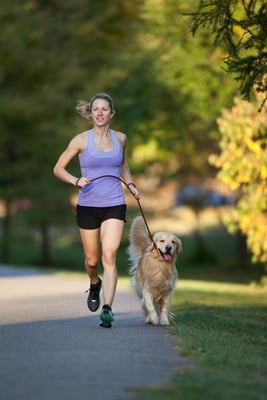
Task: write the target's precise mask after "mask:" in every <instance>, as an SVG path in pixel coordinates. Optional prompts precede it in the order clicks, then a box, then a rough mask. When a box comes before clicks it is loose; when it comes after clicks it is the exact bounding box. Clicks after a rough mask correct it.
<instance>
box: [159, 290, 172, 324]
mask: <svg viewBox="0 0 267 400" xmlns="http://www.w3.org/2000/svg"><path fill="white" fill-rule="evenodd" d="M170 297H171V296H170V294H168V295H166V296H164V297H163V298H162V300H161V309H160V325H170V321H169V310H170Z"/></svg>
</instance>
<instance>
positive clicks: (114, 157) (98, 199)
mask: <svg viewBox="0 0 267 400" xmlns="http://www.w3.org/2000/svg"><path fill="white" fill-rule="evenodd" d="M110 134H111V139H112V143H113V148H112V150H110V151H98V150H97V149H96V148H95V143H94V130H93V129H91V130H89V131H88V136H87V147H86V149H85V150H84V151H83V153H82V154H80V156H79V162H80V168H81V176H85V177H87V178H89V179H90V178H91V179H93V178H96V177H98V176H102V175H114V176H117V177H118V178H119V177H120V176H121V164H122V162H123V149H122V146H121V144H120V142H119V139H118V138H117V135H116V133H115V132H114V131H113V130H110ZM78 204H79V205H80V206H89V207H111V206H118V205H121V204H125V198H124V192H123V189H122V185H121V182H120V180H119V179H116V178H112V177H107V178H101V179H97V180H96V181H94V182H92V183H89V184H88V185H86V186H84V187H83V188H81V189H80V190H79V196H78Z"/></svg>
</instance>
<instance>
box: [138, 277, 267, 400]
mask: <svg viewBox="0 0 267 400" xmlns="http://www.w3.org/2000/svg"><path fill="white" fill-rule="evenodd" d="M266 300H267V299H266V289H263V288H256V287H254V288H253V287H252V286H249V285H248V286H245V285H230V284H218V283H214V282H211V283H208V282H205V281H202V282H201V281H200V282H197V281H186V280H185V281H182V280H181V281H180V283H178V287H177V290H176V291H175V295H174V298H173V302H172V304H173V307H172V311H173V312H174V320H173V325H172V327H171V334H172V336H173V337H174V338H175V339H176V342H177V345H178V346H179V349H180V351H181V354H180V355H181V356H182V357H183V356H184V359H182V362H181V365H180V366H179V365H177V367H178V370H177V373H176V375H175V376H174V378H173V379H171V381H170V382H168V384H166V385H163V386H160V387H157V388H150V389H143V390H139V391H138V393H137V394H136V396H135V397H134V399H135V400H149V399H151V400H152V399H153V400H154V399H170V400H171V399H179V398H183V399H189V400H206V399H213V398H217V399H220V400H228V399H243V400H264V399H265V397H266V391H267V383H266V379H265V376H266V373H267V368H266V361H265V360H266V356H267V352H266V339H267V337H266V332H267V318H266V311H267V307H266V304H267V303H266Z"/></svg>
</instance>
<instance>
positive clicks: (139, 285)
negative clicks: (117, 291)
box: [128, 217, 182, 325]
mask: <svg viewBox="0 0 267 400" xmlns="http://www.w3.org/2000/svg"><path fill="white" fill-rule="evenodd" d="M129 239H130V246H129V248H128V252H129V256H130V260H131V264H132V265H131V268H130V275H131V277H132V282H133V287H134V289H135V291H136V293H137V295H138V296H139V297H140V298H141V300H142V305H143V310H144V313H145V316H146V322H147V323H151V324H153V325H158V324H160V325H170V322H169V308H170V299H171V295H172V291H173V289H174V287H175V283H176V280H177V279H178V273H177V270H176V266H175V262H176V258H177V254H178V253H180V252H181V251H182V243H181V241H180V239H179V238H178V237H177V236H175V235H174V234H173V233H170V232H157V233H155V235H154V236H153V241H154V243H155V245H156V247H157V249H158V250H157V249H155V248H154V246H153V243H152V242H151V240H150V239H149V237H148V235H147V232H146V227H145V223H144V221H143V218H142V217H136V218H135V219H134V220H133V222H132V225H131V230H130V238H129ZM159 250H160V251H159Z"/></svg>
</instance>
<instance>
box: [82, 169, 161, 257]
mask: <svg viewBox="0 0 267 400" xmlns="http://www.w3.org/2000/svg"><path fill="white" fill-rule="evenodd" d="M102 178H115V179H118V180H119V181H121V183H122V184H123V185H125V186H126V188H127V189H128V190H129V192H130V193H131V194H132V196H134V194H133V192H132V191H131V189H130V187H129V186H130V185H128V184H127V183H126V182H125V180H124V179H122V178H120V177H119V176H115V175H108V174H107V175H101V176H97V177H96V178H92V179H90V182H94V181H96V180H98V179H102ZM89 185H90V183H89ZM134 198H135V200H136V201H137V204H138V207H139V210H140V213H141V215H142V218H143V220H144V223H145V226H146V230H147V233H148V236H149V239H150V240H151V242H152V244H153V246H154V249H155V250H157V251H159V252H160V250H159V249H157V246H156V244H155V242H154V240H153V236H152V233H151V232H150V229H149V226H148V223H147V220H146V217H145V214H144V211H143V208H142V206H141V203H140V200H139V199H137V198H136V197H135V196H134ZM160 254H161V252H160ZM161 255H162V254H161Z"/></svg>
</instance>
